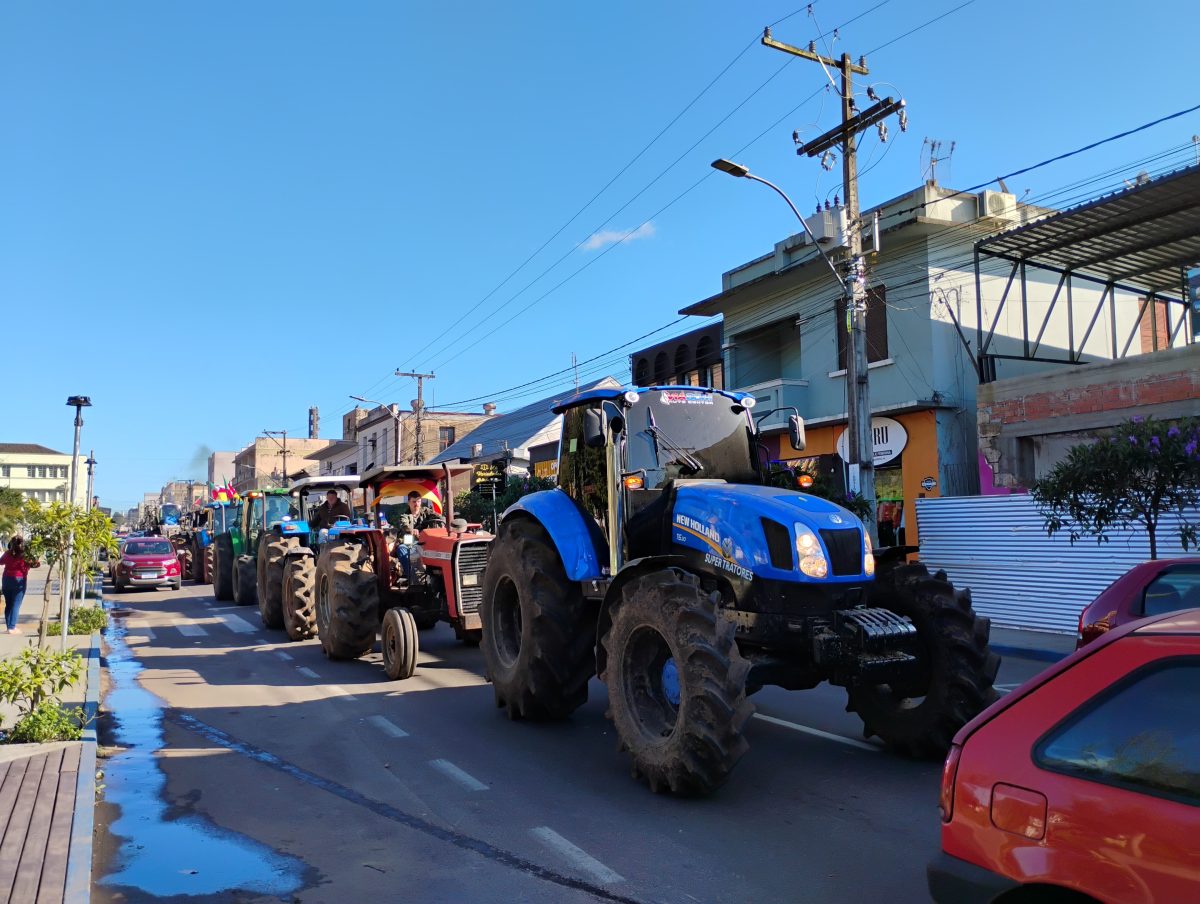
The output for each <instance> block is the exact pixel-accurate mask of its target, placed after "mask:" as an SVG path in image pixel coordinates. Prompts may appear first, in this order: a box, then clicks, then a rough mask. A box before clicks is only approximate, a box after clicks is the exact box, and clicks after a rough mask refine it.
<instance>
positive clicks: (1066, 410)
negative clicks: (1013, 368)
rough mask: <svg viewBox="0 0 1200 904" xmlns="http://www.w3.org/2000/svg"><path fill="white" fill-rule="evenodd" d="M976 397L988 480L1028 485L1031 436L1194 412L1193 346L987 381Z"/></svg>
mask: <svg viewBox="0 0 1200 904" xmlns="http://www.w3.org/2000/svg"><path fill="white" fill-rule="evenodd" d="M1148 320H1149V318H1148V317H1147V321H1148ZM977 399H978V416H979V449H980V454H981V455H982V457H983V460H984V463H986V464H987V465H988V466H989V467H990V468H991V469H992V472H993V483H994V485H995V486H996V487H997V488H999V489H1001V490H1003V489H1014V488H1020V487H1027V486H1028V485H1029V483H1030V482H1031V481H1032V479H1033V476H1034V474H1033V469H1034V466H1035V462H1034V459H1033V456H1034V452H1033V445H1032V442H1033V441H1034V440H1036V439H1037V438H1040V437H1047V436H1054V435H1061V434H1080V435H1081V438H1086V437H1087V436H1089V435H1091V436H1094V435H1096V434H1097V433H1098V432H1101V431H1103V430H1105V429H1107V428H1109V427H1112V426H1115V425H1116V424H1118V423H1120V422H1121V421H1124V420H1127V419H1128V418H1131V417H1134V416H1142V417H1156V418H1160V419H1161V418H1172V417H1186V416H1200V345H1191V346H1185V347H1183V348H1174V349H1169V350H1166V351H1160V352H1156V353H1154V354H1151V355H1138V356H1136V357H1133V358H1123V359H1121V360H1118V361H1104V362H1100V363H1097V364H1088V365H1084V366H1081V367H1068V366H1064V367H1063V368H1062V369H1060V370H1055V371H1048V372H1046V373H1041V374H1036V375H1034V376H1027V377H1016V378H1013V379H1010V380H1000V381H997V382H995V383H987V384H984V385H982V386H980V387H979V390H978V395H977ZM985 484H986V481H985Z"/></svg>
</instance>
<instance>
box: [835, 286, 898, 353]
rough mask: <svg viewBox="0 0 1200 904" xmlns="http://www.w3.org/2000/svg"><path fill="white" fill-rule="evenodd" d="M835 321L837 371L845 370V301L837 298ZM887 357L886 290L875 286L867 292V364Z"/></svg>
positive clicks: (839, 297) (841, 297)
mask: <svg viewBox="0 0 1200 904" xmlns="http://www.w3.org/2000/svg"><path fill="white" fill-rule="evenodd" d="M836 316H837V321H836V323H835V329H834V332H836V333H837V343H838V369H839V370H845V369H846V346H847V344H848V343H847V341H846V340H847V338H848V336H847V335H846V299H845V296H838V300H837V312H836ZM887 357H888V334H887V288H886V287H884V286H876V287H874V288H873V289H869V290H868V291H867V363H868V364H872V363H874V362H875V361H882V360H884V359H885V358H887Z"/></svg>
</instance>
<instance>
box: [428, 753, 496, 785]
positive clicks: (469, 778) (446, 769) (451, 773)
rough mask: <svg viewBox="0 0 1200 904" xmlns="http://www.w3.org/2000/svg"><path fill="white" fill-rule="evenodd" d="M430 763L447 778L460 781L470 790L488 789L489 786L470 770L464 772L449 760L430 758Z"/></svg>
mask: <svg viewBox="0 0 1200 904" xmlns="http://www.w3.org/2000/svg"><path fill="white" fill-rule="evenodd" d="M429 765H430V766H432V767H433V768H434V769H436V770H437V771H438V772H440V773H442V775H444V776H446V777H447V778H450V779H453V780H454V781H456V782H458V783H459V784H460V785H462V786H463V787H464V788H466V789H467V790H468V791H486V790H487V789H488V786H487V785H485V784H484V783H483V782H481V781H480V780H479V779H477V778H475V776H473V775H471V774H470V773H469V772H463V770H461V769H459V768H458V767H457V766H455V765H454V764H453V763H452V762H450V761H449V760H430V761H429Z"/></svg>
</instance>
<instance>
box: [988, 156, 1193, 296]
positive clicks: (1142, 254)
mask: <svg viewBox="0 0 1200 904" xmlns="http://www.w3.org/2000/svg"><path fill="white" fill-rule="evenodd" d="M975 248H976V250H978V251H979V253H980V254H983V255H987V256H989V257H1000V258H1004V259H1006V260H1019V261H1025V262H1026V263H1027V264H1032V265H1034V266H1037V267H1040V268H1042V269H1056V270H1058V271H1070V272H1072V273H1074V274H1076V275H1079V276H1084V275H1086V276H1093V277H1096V278H1097V279H1099V280H1100V281H1102V282H1105V283H1113V284H1117V285H1120V284H1121V283H1124V284H1126V285H1127V286H1128V287H1130V288H1131V289H1134V290H1140V291H1144V292H1153V293H1166V294H1170V295H1178V294H1179V292H1180V291H1181V280H1180V269H1181V268H1183V267H1186V266H1189V265H1192V264H1195V263H1197V262H1200V165H1197V166H1191V167H1188V168H1187V169H1182V170H1178V171H1176V172H1174V173H1169V174H1167V175H1165V176H1161V177H1159V178H1157V179H1152V180H1150V181H1148V182H1145V183H1143V184H1141V185H1135V186H1134V187H1133V188H1130V189H1127V190H1125V191H1120V192H1116V193H1114V194H1111V195H1106V196H1105V197H1102V198H1098V199H1096V200H1094V201H1089V202H1088V203H1086V204H1082V205H1080V206H1078V207H1073V208H1071V209H1069V210H1064V211H1062V212H1061V213H1056V214H1052V215H1050V216H1048V217H1044V218H1043V219H1040V220H1037V221H1035V222H1033V223H1030V224H1028V225H1026V226H1021V227H1019V228H1017V229H1013V230H1010V231H1009V232H1004V233H1001V234H1000V235H997V236H993V237H991V238H986V239H983V240H982V241H979V242H977V243H976V244H975Z"/></svg>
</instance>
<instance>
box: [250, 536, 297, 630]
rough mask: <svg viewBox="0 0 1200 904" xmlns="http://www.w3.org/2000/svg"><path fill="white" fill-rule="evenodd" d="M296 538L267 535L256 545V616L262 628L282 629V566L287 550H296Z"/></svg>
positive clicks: (284, 562)
mask: <svg viewBox="0 0 1200 904" xmlns="http://www.w3.org/2000/svg"><path fill="white" fill-rule="evenodd" d="M299 544H300V541H299V539H298V538H296V537H278V536H275V535H274V534H268V535H267V536H265V537H263V539H262V542H261V543H259V544H258V614H259V615H260V616H261V617H262V623H263V627H265V628H276V629H278V628H282V627H283V566H284V565H286V564H287V554H288V550H291V549H294V548H296V547H297V546H298V545H299Z"/></svg>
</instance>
